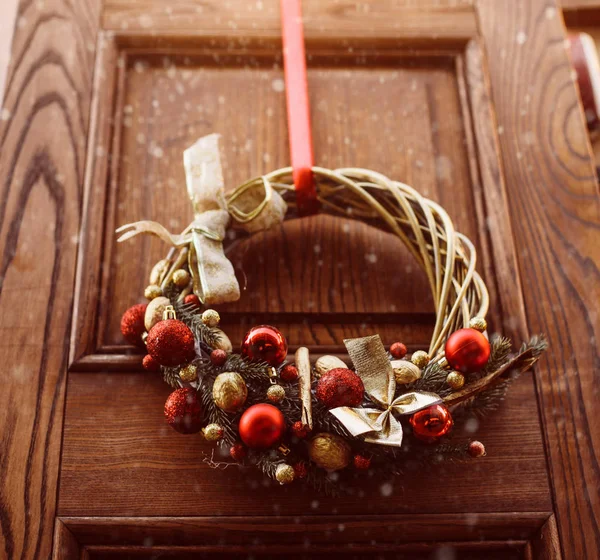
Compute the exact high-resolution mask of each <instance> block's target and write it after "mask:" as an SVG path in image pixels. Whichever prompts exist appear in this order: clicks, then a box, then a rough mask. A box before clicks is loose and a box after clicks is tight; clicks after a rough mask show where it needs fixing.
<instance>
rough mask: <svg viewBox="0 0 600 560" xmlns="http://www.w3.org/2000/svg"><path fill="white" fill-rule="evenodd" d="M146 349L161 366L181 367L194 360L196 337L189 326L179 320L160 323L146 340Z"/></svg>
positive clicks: (167, 320) (153, 328)
mask: <svg viewBox="0 0 600 560" xmlns="http://www.w3.org/2000/svg"><path fill="white" fill-rule="evenodd" d="M146 347H147V348H148V354H150V355H151V356H152V357H153V358H154V359H155V360H156V361H157V362H158V363H159V364H160V365H161V366H169V367H172V366H179V365H182V364H187V363H188V362H190V361H191V360H193V359H194V357H195V355H196V351H195V348H194V335H193V334H192V331H191V330H190V329H189V328H188V326H187V325H186V324H185V323H183V322H182V321H178V320H177V319H166V320H165V321H159V322H158V323H156V325H154V326H153V327H152V329H151V330H150V332H149V333H148V338H147V339H146Z"/></svg>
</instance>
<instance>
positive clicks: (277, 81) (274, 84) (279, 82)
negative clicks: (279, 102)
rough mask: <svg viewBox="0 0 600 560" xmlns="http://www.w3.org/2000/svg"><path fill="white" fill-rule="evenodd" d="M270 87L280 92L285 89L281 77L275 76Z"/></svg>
mask: <svg viewBox="0 0 600 560" xmlns="http://www.w3.org/2000/svg"><path fill="white" fill-rule="evenodd" d="M271 87H272V88H273V91H276V92H277V93H281V92H282V91H284V90H285V83H284V81H283V80H282V79H281V78H276V79H275V80H273V81H272V82H271Z"/></svg>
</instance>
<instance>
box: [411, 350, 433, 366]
mask: <svg viewBox="0 0 600 560" xmlns="http://www.w3.org/2000/svg"><path fill="white" fill-rule="evenodd" d="M430 360H431V358H430V357H429V354H428V353H427V352H425V351H423V350H417V351H416V352H415V353H414V354H413V355H412V357H411V359H410V361H411V362H412V363H413V364H415V365H416V366H417V367H418V368H421V369H423V368H424V367H425V366H426V365H427V364H428V363H429V361H430Z"/></svg>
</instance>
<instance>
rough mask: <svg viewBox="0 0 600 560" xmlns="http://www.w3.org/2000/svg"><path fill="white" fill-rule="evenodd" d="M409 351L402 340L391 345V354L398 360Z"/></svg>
mask: <svg viewBox="0 0 600 560" xmlns="http://www.w3.org/2000/svg"><path fill="white" fill-rule="evenodd" d="M407 352H408V349H407V348H406V346H405V345H404V344H402V342H394V344H392V345H391V346H390V354H391V355H392V358H394V359H396V360H401V359H402V358H404V356H406V353H407Z"/></svg>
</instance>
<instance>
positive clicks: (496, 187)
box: [58, 32, 552, 557]
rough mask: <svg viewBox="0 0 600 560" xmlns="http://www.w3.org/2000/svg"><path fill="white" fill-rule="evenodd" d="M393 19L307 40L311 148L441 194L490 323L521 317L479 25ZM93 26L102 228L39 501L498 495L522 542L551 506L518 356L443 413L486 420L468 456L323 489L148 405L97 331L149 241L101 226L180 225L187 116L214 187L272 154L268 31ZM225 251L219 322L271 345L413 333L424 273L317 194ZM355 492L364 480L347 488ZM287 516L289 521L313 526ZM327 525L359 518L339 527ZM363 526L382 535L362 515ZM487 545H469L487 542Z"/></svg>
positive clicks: (267, 505) (180, 504)
mask: <svg viewBox="0 0 600 560" xmlns="http://www.w3.org/2000/svg"><path fill="white" fill-rule="evenodd" d="M405 40H406V39H403V40H402V41H391V42H386V41H381V42H380V41H379V40H377V39H375V38H371V39H370V42H369V41H367V40H365V39H364V38H363V39H362V40H361V43H360V47H361V48H360V51H359V52H358V53H356V52H354V50H353V49H351V50H348V48H347V47H346V45H345V43H340V42H331V41H317V40H314V41H310V40H309V41H308V56H309V70H308V75H309V87H310V95H311V103H312V104H311V109H312V120H313V133H314V138H315V152H316V154H317V158H318V161H319V163H320V164H322V165H327V166H331V167H336V166H344V165H346V166H347V165H353V166H365V167H369V168H373V169H379V170H382V171H383V172H385V173H387V174H389V175H390V176H392V177H394V178H397V179H400V180H403V181H405V182H407V183H410V184H412V185H414V186H416V187H417V188H418V189H419V190H420V191H421V192H423V193H424V194H426V195H428V196H431V197H432V198H434V199H436V200H438V201H440V202H441V203H442V204H443V205H444V206H445V207H446V208H447V209H448V211H449V212H450V213H451V215H452V216H453V218H454V219H455V221H456V224H457V227H458V228H459V229H460V230H461V231H463V232H465V233H467V234H468V235H469V236H470V237H471V239H473V241H474V242H475V243H476V245H477V246H478V248H479V250H480V254H481V256H482V263H481V269H482V271H483V272H484V273H485V274H486V276H487V278H488V282H489V286H490V290H491V293H492V298H493V300H495V301H498V302H499V305H498V307H496V308H495V310H494V311H493V312H492V314H491V324H492V326H493V327H494V326H496V325H498V326H500V325H502V324H503V325H504V327H502V328H503V330H504V332H508V334H515V333H517V334H518V333H519V332H523V331H524V325H523V323H522V321H521V320H520V319H519V317H518V316H517V317H516V318H515V317H514V316H509V315H508V313H510V312H513V311H514V310H516V311H517V312H522V307H521V300H520V295H519V293H518V291H517V292H516V293H515V291H514V285H515V274H514V270H515V267H514V264H513V265H512V268H511V263H514V262H515V256H514V253H513V248H512V243H511V239H510V230H509V224H508V222H507V220H506V215H505V213H504V212H503V210H504V204H505V202H504V199H503V198H502V184H501V182H500V181H499V179H498V177H497V175H495V174H494V172H493V170H494V169H495V170H498V169H499V166H500V164H499V156H498V152H497V149H496V147H495V145H494V142H493V138H494V136H493V134H492V133H491V126H492V125H491V123H490V114H491V113H492V109H491V106H490V100H489V96H487V94H486V87H485V83H484V81H483V76H484V64H485V63H484V56H483V53H482V50H481V46H480V45H479V44H478V43H477V42H476V41H471V42H469V41H468V40H467V39H465V40H463V41H462V43H460V44H453V45H452V46H451V47H450V46H444V48H443V49H441V50H437V49H438V48H439V47H440V45H444V43H443V41H441V42H440V43H434V44H433V45H430V46H429V48H428V49H425V48H424V47H423V46H422V45H421V46H420V48H419V50H414V49H411V48H409V47H408V46H406V45H405V44H404V41H405ZM454 43H456V40H454ZM101 44H102V48H101V51H102V53H103V55H102V57H101V58H100V59H99V63H98V71H97V74H98V75H100V76H102V77H103V79H102V80H101V81H100V82H99V84H98V92H97V96H98V105H99V106H98V107H97V109H96V111H97V112H98V114H102V115H104V118H98V119H97V120H96V128H95V130H94V131H92V134H93V135H94V137H95V138H97V140H96V146H97V147H98V146H100V148H101V149H100V150H98V148H97V147H96V149H92V148H90V150H89V152H90V157H91V158H92V161H91V162H90V168H91V169H93V170H94V172H93V173H91V174H90V175H89V181H90V182H89V184H88V189H89V191H90V192H92V193H94V192H96V189H98V181H101V182H102V184H104V185H106V186H107V189H105V191H103V192H102V193H96V194H95V196H97V197H98V198H97V199H96V202H95V203H94V204H90V205H89V207H88V209H87V219H88V222H87V225H88V227H89V229H90V232H92V233H91V235H92V236H93V238H94V243H98V242H99V239H100V238H102V239H103V244H104V249H103V250H102V251H99V252H97V253H96V260H95V261H92V260H91V259H90V257H89V256H88V255H87V254H86V255H85V256H84V258H85V259H86V265H85V266H84V267H82V268H81V269H80V277H79V281H78V283H79V289H80V291H81V294H82V297H81V302H80V303H79V304H78V306H77V327H76V329H75V339H74V345H73V347H74V355H73V357H74V363H73V365H72V372H71V373H70V378H69V398H68V400H67V411H66V417H65V430H64V440H63V462H62V472H61V492H60V495H59V506H58V507H59V515H60V516H61V517H62V518H66V517H67V516H68V517H69V518H76V519H79V518H82V517H85V516H98V517H99V518H106V517H111V516H116V517H118V518H120V517H135V518H138V517H143V516H163V517H168V518H171V517H176V516H190V517H197V516H204V517H210V516H215V515H218V516H223V517H227V516H245V517H247V518H250V517H251V518H252V519H255V518H269V519H270V518H271V517H273V516H280V515H283V516H286V515H287V516H290V515H292V516H302V519H303V518H304V516H306V515H309V514H320V515H335V516H340V515H353V516H360V515H363V514H366V515H369V516H374V518H373V522H372V527H371V529H370V531H372V530H374V529H373V528H374V527H376V526H377V525H379V524H381V522H382V518H381V517H378V516H381V515H385V519H386V523H387V520H389V519H390V517H389V516H390V515H397V514H401V513H403V514H413V515H424V514H438V515H458V514H460V513H462V512H465V511H468V512H473V513H472V515H474V516H475V517H474V518H470V519H471V521H470V523H472V524H474V525H476V526H478V527H479V526H480V525H479V523H478V519H479V515H480V514H490V515H493V514H497V515H499V518H500V519H502V520H503V521H502V522H503V523H505V522H507V520H508V519H512V520H513V521H514V523H515V526H514V528H513V529H514V530H513V532H511V533H510V535H509V536H507V535H504V536H503V537H502V538H501V539H500V541H504V542H503V544H502V548H503V549H504V551H505V553H506V554H508V552H507V550H512V552H514V550H513V549H511V546H512V545H511V544H509V543H508V541H509V540H520V541H522V544H521V545H519V551H520V552H519V554H520V555H521V554H525V552H524V550H525V547H526V546H529V545H527V544H526V543H529V541H530V540H532V539H533V538H534V535H535V534H537V532H538V531H539V530H541V527H542V526H544V524H545V523H546V521H547V519H548V518H549V516H550V514H551V513H550V512H551V511H552V503H551V497H550V492H549V486H548V479H547V475H546V464H545V456H544V450H543V443H542V437H541V431H540V426H539V422H538V418H537V416H536V415H535V414H531V410H532V403H533V402H535V388H534V384H533V381H532V379H531V377H528V376H525V377H523V378H522V379H521V380H519V381H518V382H517V383H516V384H515V385H514V387H513V388H512V390H511V394H510V399H508V400H507V402H506V404H505V406H503V407H502V409H501V410H499V411H498V413H497V414H496V415H495V417H494V418H493V419H490V420H489V421H488V422H484V423H482V424H481V425H475V426H471V428H472V430H473V431H472V432H470V433H465V434H462V436H463V437H469V436H471V437H472V436H474V435H475V434H476V435H477V437H478V438H481V439H484V440H485V442H486V446H487V449H488V453H489V457H488V458H487V459H486V460H485V461H481V462H473V463H470V464H468V465H449V466H444V471H443V476H440V473H439V471H438V472H437V473H436V472H435V470H434V471H433V472H432V473H422V472H416V471H414V470H411V469H410V468H409V472H408V473H407V476H406V480H405V481H395V482H394V481H383V480H370V481H369V480H367V481H366V482H364V481H363V482H361V483H360V484H357V486H356V491H355V492H354V493H353V494H350V495H347V496H340V497H335V498H332V497H327V496H321V495H315V494H313V493H310V492H305V490H304V489H303V488H301V487H300V486H299V485H297V486H293V485H292V486H290V487H280V486H279V485H275V484H267V485H265V483H264V481H263V480H262V478H261V477H260V476H259V475H258V473H254V472H252V471H249V472H247V473H244V475H243V476H240V473H239V472H238V471H237V469H235V468H233V469H232V468H230V469H225V470H221V469H211V468H210V467H209V466H208V465H207V464H206V463H205V462H204V461H203V454H204V453H205V452H206V451H207V447H206V445H205V444H204V442H203V441H202V439H201V438H186V437H183V436H178V435H177V434H173V433H172V430H170V429H168V426H166V425H165V423H164V420H163V418H162V406H163V403H164V400H165V398H166V396H167V395H168V393H169V388H168V387H167V386H165V385H164V384H163V382H162V380H160V379H159V378H158V377H157V376H152V375H148V374H146V373H136V372H134V371H135V370H139V362H140V360H141V356H140V355H139V354H138V355H136V354H132V353H131V352H132V349H131V348H129V347H127V346H126V345H124V344H123V342H122V339H121V337H120V334H119V333H118V325H119V320H120V316H121V314H122V311H123V310H124V309H125V308H126V307H128V306H129V305H131V303H132V302H135V301H138V300H139V297H140V294H141V293H142V292H143V289H144V287H145V285H146V284H147V275H148V271H149V270H150V269H151V267H152V265H153V263H154V262H155V261H156V260H158V259H159V258H161V257H162V256H163V255H164V253H165V247H164V246H163V245H161V243H160V242H158V241H156V240H153V239H150V238H148V239H143V240H142V239H139V240H136V241H135V242H130V243H128V244H125V245H116V244H115V235H114V228H115V226H116V225H119V224H122V223H126V222H131V221H135V220H137V219H142V218H152V219H157V220H158V221H160V222H161V223H163V224H165V225H166V226H167V227H169V228H170V229H173V230H174V231H177V230H180V229H183V228H184V227H185V225H186V224H187V223H188V221H189V220H190V219H191V210H190V208H189V202H188V200H187V196H186V194H185V188H184V175H183V168H182V165H181V154H182V151H183V149H184V148H185V147H187V146H188V145H189V144H191V143H192V142H193V141H194V139H195V138H197V137H198V136H200V135H202V134H206V133H209V132H211V131H214V130H218V131H220V132H222V134H223V148H224V154H225V160H226V168H225V179H226V183H227V184H228V185H229V186H230V187H231V186H233V185H236V184H239V183H240V182H242V181H244V180H246V179H247V178H248V177H250V176H255V175H259V174H260V173H261V172H264V171H267V170H270V169H273V168H276V167H280V166H285V165H286V164H287V161H288V159H287V158H288V155H287V127H286V124H285V105H284V103H285V102H284V97H283V94H282V92H281V91H280V90H281V80H282V71H281V68H280V52H279V51H280V46H279V42H278V41H275V40H267V39H265V40H254V41H248V40H245V41H244V42H236V41H233V42H232V41H230V40H228V41H226V42H223V41H222V40H221V39H206V38H203V37H201V36H200V37H189V36H186V35H184V36H178V35H177V36H172V35H169V34H166V33H165V35H163V36H156V34H155V35H148V34H142V33H136V34H131V33H129V32H118V33H111V34H106V35H104V36H103V37H102V38H101ZM415 44H420V43H419V42H418V41H415ZM432 47H434V48H432ZM232 51H233V53H232ZM106 107H111V110H112V114H113V115H114V117H113V119H112V125H108V124H107V122H106V120H107V119H106ZM490 138H492V141H491V142H490ZM490 147H491V149H490ZM490 170H492V171H491V172H490ZM483 188H486V189H488V191H489V192H488V193H487V194H486V196H484V195H483ZM102 197H105V198H102ZM495 197H496V198H495ZM98 200H103V201H104V204H102V205H100V204H99V203H98ZM99 208H105V212H104V213H103V212H102V211H99ZM490 231H492V232H494V233H495V234H496V236H495V237H492V236H490V233H489V232H490ZM90 244H91V243H90ZM86 245H88V242H87V241H86V239H83V240H82V246H84V247H85V246H86ZM492 247H494V248H495V247H500V248H501V253H500V254H501V255H502V257H503V260H502V262H501V263H497V262H494V259H493V254H492V253H493V250H492V249H490V248H492ZM231 254H232V259H233V260H234V262H235V263H236V265H237V268H238V270H240V271H243V275H244V277H245V278H246V280H247V290H246V293H245V294H244V298H243V299H242V300H241V301H240V302H239V303H237V304H232V305H229V306H224V307H223V308H222V309H220V311H221V313H222V317H223V324H224V327H225V329H226V331H227V332H228V334H230V336H231V338H232V340H234V342H236V341H239V340H240V338H241V336H242V334H243V332H244V331H245V330H246V329H247V327H248V326H249V325H251V324H254V323H256V322H257V321H269V322H273V323H274V324H277V325H278V326H280V327H281V328H282V329H283V330H284V331H285V332H286V334H287V335H288V338H289V340H290V343H291V345H292V346H297V345H301V344H307V345H310V346H311V348H312V349H313V351H314V352H315V353H319V352H330V351H334V352H340V351H341V350H342V348H343V346H342V340H343V338H345V337H348V336H358V335H363V334H368V333H373V332H379V333H381V334H382V335H383V337H384V340H385V342H386V343H390V342H392V341H394V340H396V339H399V338H402V339H403V340H405V341H407V342H408V343H409V345H410V346H411V347H416V346H417V345H423V344H424V343H425V342H426V341H427V340H428V333H429V332H430V329H431V327H432V324H433V314H432V311H431V297H430V295H429V294H427V292H426V291H425V289H424V287H423V286H424V285H425V282H423V275H422V273H421V272H420V271H419V270H417V268H416V267H415V265H414V263H413V262H412V261H411V259H410V258H409V256H408V255H407V252H406V251H405V250H403V248H402V247H401V245H400V244H399V243H398V242H397V241H396V240H394V239H393V238H392V237H391V236H390V235H388V234H386V233H384V232H381V231H379V230H374V229H371V228H369V227H367V226H365V225H362V224H359V223H356V222H354V221H351V220H340V219H333V218H331V217H326V216H319V217H313V218H307V219H303V220H296V221H293V222H290V223H288V224H285V225H284V226H282V227H281V228H279V230H276V231H273V232H268V233H264V234H260V235H258V236H255V237H253V238H252V239H249V240H241V241H240V242H239V245H238V246H237V247H235V249H234V250H233V251H232V253H231ZM257 256H259V258H258V259H257ZM342 266H343V267H344V268H343V269H342ZM497 271H498V272H497ZM516 282H517V285H518V280H517V281H516ZM422 304H424V305H425V307H423V305H422ZM501 311H505V312H506V314H504V315H503V314H502V313H501ZM90 317H95V320H94V321H91V320H90ZM107 370H111V371H112V372H113V373H107ZM515 431H517V432H518V433H519V439H520V442H522V445H521V446H520V447H519V453H515V452H514V433H515ZM217 459H218V458H217ZM132 473H135V475H134V476H132ZM349 476H352V475H349ZM449 481H452V483H451V488H450V489H449ZM474 481H476V483H474ZM257 492H260V499H258V498H257ZM83 495H85V496H86V500H85V501H82V499H81V498H82V496H83ZM106 496H110V499H109V500H107V499H106ZM367 496H372V497H373V498H372V499H369V500H367V501H365V497H367ZM516 504H518V508H517V507H516ZM515 509H518V510H520V511H523V512H528V514H527V515H528V516H530V517H527V519H535V527H534V528H531V527H529V526H527V524H526V523H525V524H523V523H524V521H523V518H517V519H514V518H513V517H512V513H511V512H514V511H515ZM498 512H501V513H498ZM204 517H202V518H204ZM463 522H464V519H463ZM482 531H483V533H482V534H481V538H484V539H485V540H486V541H493V540H494V537H493V534H492V533H493V531H488V530H487V529H482ZM300 534H301V535H303V538H307V535H311V534H312V528H304V529H303V530H301V531H300ZM411 535H413V533H411ZM344 538H345V539H348V538H349V539H351V540H353V541H356V542H359V540H360V539H358V537H356V536H355V535H354V534H352V535H349V536H348V534H347V535H344ZM411 538H413V539H417V540H418V539H419V538H421V537H416V536H414V535H413V536H412V537H411ZM228 539H229V534H227V537H226V538H225V540H226V542H227V543H229V544H232V543H230V541H229V540H228ZM378 539H383V540H382V542H386V539H384V538H383V536H382V535H379V536H378ZM423 539H424V540H431V539H434V535H433V534H431V535H430V536H429V537H423ZM461 539H462V540H463V541H465V542H470V541H472V540H473V537H472V536H469V535H468V534H465V535H463V536H462V537H461ZM278 540H279V538H278V537H275V541H278ZM436 540H439V539H436ZM387 541H389V538H388V539H387ZM261 542H262V541H261ZM378 542H379V540H378ZM393 542H394V543H396V540H394V541H393ZM200 543H201V544H203V545H205V544H206V543H205V542H204V541H202V540H201V541H200ZM192 544H193V545H198V546H200V544H199V542H198V541H195V542H193V543H190V546H191V545H192ZM267 544H268V543H267ZM488 545H489V546H486V552H485V553H484V552H482V553H481V555H482V557H484V556H483V555H484V554H488V553H490V554H491V552H490V547H491V546H492V545H491V544H489V543H488ZM94 546H95V545H94ZM98 546H100V545H98ZM132 546H133V545H132ZM165 546H166V544H165ZM210 546H214V543H211V544H210ZM231 551H233V549H231ZM396 551H397V552H398V553H399V552H400V549H399V548H397V549H396ZM106 553H107V554H108V552H106Z"/></svg>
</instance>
